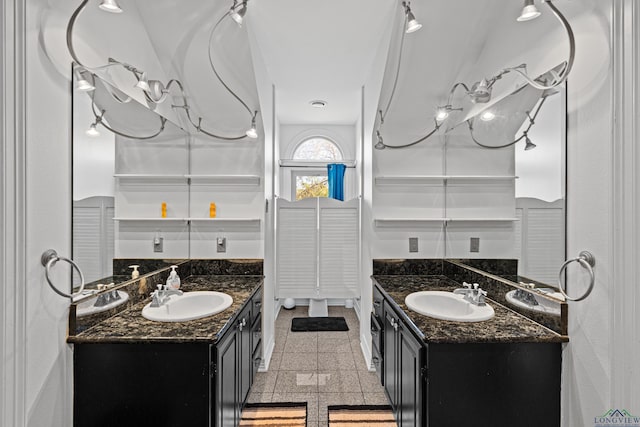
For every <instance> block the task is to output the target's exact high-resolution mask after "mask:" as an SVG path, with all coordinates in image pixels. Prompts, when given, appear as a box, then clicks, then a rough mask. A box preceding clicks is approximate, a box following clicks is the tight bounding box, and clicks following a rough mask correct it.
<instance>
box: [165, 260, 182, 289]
mask: <svg viewBox="0 0 640 427" xmlns="http://www.w3.org/2000/svg"><path fill="white" fill-rule="evenodd" d="M176 268H178V266H177V265H172V266H171V273H169V277H168V278H167V289H180V277H179V276H178V273H177V272H176Z"/></svg>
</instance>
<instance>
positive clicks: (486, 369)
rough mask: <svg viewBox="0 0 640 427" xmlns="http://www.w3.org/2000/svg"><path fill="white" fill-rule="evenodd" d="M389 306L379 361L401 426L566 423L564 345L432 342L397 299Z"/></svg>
mask: <svg viewBox="0 0 640 427" xmlns="http://www.w3.org/2000/svg"><path fill="white" fill-rule="evenodd" d="M376 294H378V295H381V293H380V292H379V290H378V289H377V288H375V291H374V302H375V298H376ZM381 306H382V315H383V320H384V321H383V322H381V325H380V329H381V330H379V331H376V332H377V333H379V334H381V336H382V337H383V339H382V341H381V347H382V348H381V361H380V363H374V366H376V369H378V370H379V372H380V374H381V375H380V376H381V382H382V384H383V386H384V388H385V391H386V394H387V397H388V399H389V402H390V404H391V406H392V408H393V410H394V413H395V416H396V420H397V422H398V426H399V427H414V426H415V427H423V426H427V427H447V426H451V427H458V426H470V427H502V426H504V427H529V426H531V427H540V426H545V427H556V426H558V427H559V426H560V378H561V360H562V347H561V343H558V342H500V343H468V342H467V343H455V342H454V341H455V340H454V339H452V342H451V343H430V342H426V341H424V340H422V339H420V338H419V336H418V334H417V333H415V332H414V331H413V330H412V328H411V326H410V325H409V323H408V322H409V321H408V320H406V316H402V315H401V313H402V311H401V310H400V309H399V308H398V306H397V305H396V304H395V303H394V302H393V301H392V300H389V299H387V298H386V297H385V298H384V300H383V301H382V304H381ZM375 309H376V307H375V306H374V312H373V313H372V322H373V321H374V320H376V319H377V316H376V310H375ZM374 328H376V329H377V328H378V327H377V326H374V324H373V323H372V338H373V353H374V356H375V352H376V346H377V344H376V343H377V342H378V341H377V340H376V336H375V335H374V334H373V330H374Z"/></svg>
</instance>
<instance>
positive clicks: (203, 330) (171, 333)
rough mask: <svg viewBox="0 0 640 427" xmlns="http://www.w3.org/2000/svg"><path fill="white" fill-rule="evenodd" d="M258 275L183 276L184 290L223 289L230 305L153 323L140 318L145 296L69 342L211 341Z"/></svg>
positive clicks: (249, 292)
mask: <svg viewBox="0 0 640 427" xmlns="http://www.w3.org/2000/svg"><path fill="white" fill-rule="evenodd" d="M262 281H263V277H262V276H224V275H220V276H190V277H187V278H186V279H183V283H182V286H181V289H182V290H183V291H185V292H189V291H203V290H212V291H220V292H225V293H227V294H229V295H231V297H232V298H233V304H231V307H229V308H228V309H226V310H224V311H223V312H221V313H218V314H216V315H213V316H208V317H205V318H202V319H197V320H190V321H187V322H176V323H173V322H154V321H151V320H147V319H145V318H144V317H142V308H143V307H144V306H145V305H146V304H148V303H149V302H150V299H149V298H145V299H144V300H142V301H139V302H137V303H135V304H134V305H132V306H131V307H129V308H127V309H126V310H124V311H122V312H120V313H118V314H116V315H114V316H112V317H110V318H108V319H105V320H103V321H101V322H100V323H98V324H96V325H94V326H92V327H90V328H89V329H87V330H85V331H83V332H80V333H79V334H77V335H75V336H69V338H68V339H67V341H68V342H70V343H91V342H95V343H98V342H99V343H117V342H128V343H130V342H166V341H172V342H194V341H206V342H211V343H213V342H215V341H216V340H217V339H218V338H219V337H221V336H222V334H223V333H224V332H225V331H226V330H227V328H228V325H227V324H228V323H229V320H230V319H232V318H233V317H234V316H235V314H236V313H237V312H238V311H239V310H240V308H241V307H242V306H243V305H244V303H245V302H246V301H247V300H248V299H249V298H250V297H251V296H252V295H253V293H254V292H255V291H256V289H257V288H258V287H259V286H260V285H261V284H262Z"/></svg>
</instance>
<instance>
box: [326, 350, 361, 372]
mask: <svg viewBox="0 0 640 427" xmlns="http://www.w3.org/2000/svg"><path fill="white" fill-rule="evenodd" d="M355 369H356V362H355V361H354V360H353V354H351V353H318V370H320V371H334V370H338V371H346V370H349V371H355Z"/></svg>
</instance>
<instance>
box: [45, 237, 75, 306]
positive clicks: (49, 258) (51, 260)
mask: <svg viewBox="0 0 640 427" xmlns="http://www.w3.org/2000/svg"><path fill="white" fill-rule="evenodd" d="M58 261H66V262H68V263H69V264H71V266H72V267H73V268H75V269H76V271H77V272H78V275H80V290H79V291H78V292H77V293H76V294H74V293H73V284H71V285H70V286H71V293H69V294H66V293H64V292H62V291H61V290H59V289H58V288H56V287H55V286H54V285H53V283H52V282H51V278H50V277H49V271H50V270H51V267H53V266H54V265H56V263H57V262H58ZM40 262H42V265H43V266H44V268H45V270H44V275H45V277H46V278H47V282H48V283H49V286H51V289H53V291H54V292H55V293H57V294H58V295H60V296H63V297H65V298H69V299H71V300H73V297H74V295H78V294H81V293H82V291H83V290H84V275H83V274H82V271H80V267H78V264H76V263H75V262H73V260H71V259H69V258H65V257H63V256H59V255H58V253H57V252H56V251H55V250H53V249H47V250H46V251H44V252H43V253H42V257H41V258H40Z"/></svg>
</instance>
